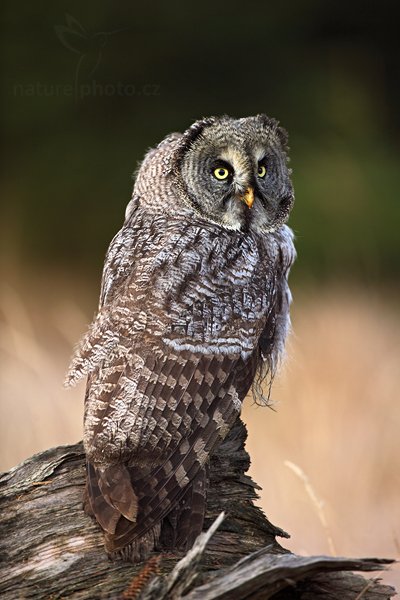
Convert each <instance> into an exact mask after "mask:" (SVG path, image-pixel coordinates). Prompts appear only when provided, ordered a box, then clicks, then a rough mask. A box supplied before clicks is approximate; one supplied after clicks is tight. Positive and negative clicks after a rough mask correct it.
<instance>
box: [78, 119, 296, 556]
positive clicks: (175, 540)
mask: <svg viewBox="0 0 400 600" xmlns="http://www.w3.org/2000/svg"><path fill="white" fill-rule="evenodd" d="M287 160H288V159H287V136H286V132H285V131H284V130H283V129H282V128H280V127H279V126H278V123H277V121H275V120H274V119H271V118H269V117H267V116H265V115H258V116H255V117H249V118H242V119H237V120H236V119H232V118H229V117H211V118H207V119H203V120H200V121H197V122H196V123H194V124H193V125H192V126H191V127H189V129H188V130H187V131H185V132H184V133H183V134H172V135H170V136H168V137H166V138H165V139H164V140H163V141H162V142H161V143H160V144H159V145H158V146H157V147H156V148H155V149H152V150H150V151H149V152H148V153H147V154H146V156H145V158H144V160H143V162H142V164H141V166H140V168H139V170H138V172H137V177H136V182H135V185H134V189H133V195H132V199H131V201H130V202H129V204H128V207H127V210H126V215H125V217H126V218H125V223H124V225H123V227H122V229H121V230H120V231H119V232H118V233H117V235H116V236H115V237H114V239H113V240H112V242H111V245H110V247H109V250H108V252H107V256H106V260H105V266H104V272H103V279H102V288H101V295H100V304H99V309H98V314H97V316H96V318H95V320H94V322H93V324H92V325H91V327H90V329H89V331H88V333H87V334H86V336H85V337H84V339H83V340H82V342H81V344H80V347H79V348H78V350H77V352H76V355H75V357H74V358H73V361H72V364H71V367H70V371H69V375H68V379H67V382H68V383H70V384H74V383H75V382H76V381H77V380H79V379H80V378H82V377H84V376H87V388H86V397H85V425H84V447H85V452H86V457H87V489H86V503H85V506H86V510H87V512H89V513H90V514H91V515H92V516H94V517H95V518H96V519H97V522H98V523H99V525H100V526H101V528H102V529H103V531H104V533H105V546H106V550H107V551H108V552H109V553H111V554H112V553H120V554H121V553H122V555H123V556H125V557H126V558H129V559H131V560H133V561H137V560H142V559H143V558H145V557H146V556H147V555H148V553H149V552H150V551H152V550H153V549H154V548H156V549H161V548H168V549H171V550H174V549H187V548H188V547H190V546H191V545H192V543H193V541H194V540H195V538H196V536H197V535H198V534H199V533H200V531H201V529H202V525H203V518H204V512H205V502H206V491H207V467H208V462H209V457H210V454H212V453H213V452H214V450H215V448H216V447H217V445H218V444H219V443H220V442H221V440H223V439H224V437H225V436H226V435H227V433H228V431H229V429H230V428H231V427H232V425H233V423H234V422H235V420H236V418H237V417H238V415H239V414H240V410H241V403H242V401H243V399H244V397H245V396H246V394H247V393H248V392H249V390H250V388H251V387H252V385H253V391H255V393H256V394H257V395H259V394H261V393H262V391H261V383H262V380H263V379H265V378H266V377H267V375H268V376H269V377H272V376H273V374H274V372H275V369H276V365H277V361H278V358H279V355H280V354H281V352H282V350H283V347H284V342H285V337H286V334H287V331H288V328H289V322H290V321H289V304H290V291H289V288H288V284H287V276H288V272H289V269H290V266H291V264H292V262H293V260H294V258H295V251H294V247H293V234H292V232H291V230H290V229H289V228H288V227H287V226H286V225H284V223H285V221H286V219H287V217H288V215H289V212H290V210H291V207H292V205H293V200H294V194H293V188H292V184H291V180H290V171H289V169H288V167H287Z"/></svg>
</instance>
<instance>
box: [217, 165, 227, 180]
mask: <svg viewBox="0 0 400 600" xmlns="http://www.w3.org/2000/svg"><path fill="white" fill-rule="evenodd" d="M228 176H229V171H228V169H225V167H218V168H217V169H214V177H216V178H217V179H219V180H220V181H221V180H222V179H226V178H227V177H228Z"/></svg>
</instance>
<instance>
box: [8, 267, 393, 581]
mask: <svg viewBox="0 0 400 600" xmlns="http://www.w3.org/2000/svg"><path fill="white" fill-rule="evenodd" d="M32 289H34V292H32V290H31V289H30V286H29V285H28V284H27V283H25V285H23V286H21V285H19V284H18V283H15V282H14V283H13V284H12V285H11V284H5V285H3V287H2V290H1V297H0V301H1V321H0V327H1V329H0V333H1V336H0V356H1V365H0V368H1V371H0V393H1V403H0V469H2V470H5V469H8V468H9V467H11V466H13V465H14V464H16V463H18V462H19V461H21V460H23V459H24V458H26V457H27V456H29V455H31V454H32V453H34V452H38V451H40V450H43V449H45V448H47V447H50V446H55V445H60V444H64V443H70V442H75V441H77V440H78V439H80V438H81V430H82V426H81V420H82V399H83V393H84V388H83V386H82V385H81V386H79V387H78V388H76V389H73V390H71V391H66V390H64V389H63V388H62V381H63V377H64V372H65V369H66V366H67V364H68V360H69V355H70V353H71V348H72V346H73V345H74V344H75V343H76V341H77V340H78V338H79V337H80V335H81V334H82V332H83V331H84V330H85V327H86V325H87V323H88V322H89V321H90V319H91V314H92V313H93V311H94V309H95V303H96V300H95V294H94V293H93V291H91V290H89V289H88V287H87V286H86V285H84V284H82V283H79V282H76V281H74V282H65V281H64V280H60V281H59V280H58V279H57V277H52V278H51V285H49V279H47V282H46V283H43V282H40V284H39V285H38V282H36V285H35V287H34V288H32ZM37 290H41V291H40V292H38V291H37ZM385 296H387V294H385ZM383 297H384V294H383V293H382V294H381V295H378V294H377V293H376V292H375V293H372V292H371V290H367V289H353V290H351V292H349V291H344V288H342V289H340V288H330V289H325V290H324V291H323V292H321V291H318V290H317V291H313V292H311V291H309V292H306V291H304V290H303V291H302V292H300V291H299V292H298V293H297V294H296V298H295V303H294V309H293V323H294V334H293V335H292V338H291V341H290V344H289V352H288V360H287V361H286V364H285V366H284V368H283V370H282V373H281V374H280V376H279V377H278V378H277V380H276V381H275V383H274V386H273V391H272V399H273V401H274V409H275V410H274V411H272V410H269V409H267V408H259V407H257V406H254V405H253V404H252V402H251V401H250V400H248V401H247V402H246V404H245V408H244V418H245V420H246V422H247V424H248V428H249V439H248V445H247V447H248V450H249V452H250V454H251V457H252V467H251V474H252V475H253V477H254V478H255V480H256V481H257V482H258V483H259V484H260V485H261V486H262V488H263V490H262V492H261V499H260V503H261V505H262V507H263V508H264V510H265V512H266V513H267V515H268V517H269V518H270V519H271V521H272V522H274V523H275V524H277V525H279V526H280V527H282V528H284V529H285V530H287V531H288V532H290V533H291V535H292V538H291V540H288V541H285V545H286V546H287V547H289V548H290V549H292V550H294V551H296V552H299V553H303V554H315V553H331V552H334V553H336V554H339V555H345V554H346V555H353V556H361V555H362V556H376V555H380V556H391V557H393V556H397V557H399V555H400V442H399V440H400V403H399V392H398V380H399V365H400V315H399V312H398V311H397V310H396V296H392V298H391V299H389V300H387V299H385V301H384V300H383ZM397 300H398V297H397ZM288 463H293V464H294V465H295V466H294V467H293V464H292V466H290V464H288ZM313 494H314V497H313ZM383 578H384V580H385V581H387V582H391V583H394V584H396V585H397V586H398V587H399V588H400V571H399V570H393V571H392V572H390V573H387V574H384V576H383Z"/></svg>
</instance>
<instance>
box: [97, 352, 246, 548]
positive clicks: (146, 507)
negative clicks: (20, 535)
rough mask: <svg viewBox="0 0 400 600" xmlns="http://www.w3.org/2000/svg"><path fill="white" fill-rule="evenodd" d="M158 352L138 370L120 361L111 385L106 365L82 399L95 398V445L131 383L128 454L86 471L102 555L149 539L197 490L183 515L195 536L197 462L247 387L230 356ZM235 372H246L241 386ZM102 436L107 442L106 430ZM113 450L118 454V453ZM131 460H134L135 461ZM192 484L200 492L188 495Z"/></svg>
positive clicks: (239, 364)
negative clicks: (131, 446)
mask: <svg viewBox="0 0 400 600" xmlns="http://www.w3.org/2000/svg"><path fill="white" fill-rule="evenodd" d="M163 350H164V352H163V354H162V356H160V357H154V354H150V353H147V355H146V356H145V357H144V361H143V363H142V367H141V369H137V368H134V370H133V372H132V366H131V364H132V363H131V364H129V361H128V362H126V363H125V365H124V367H123V371H121V374H119V375H118V381H117V383H116V384H114V385H112V383H111V379H112V377H113V376H111V377H109V378H107V372H108V368H107V366H106V367H105V368H104V367H102V368H101V369H99V370H98V371H97V372H94V373H93V374H92V375H91V384H90V387H89V390H88V395H89V397H90V394H93V395H96V394H98V395H97V397H96V398H93V397H92V398H89V401H91V402H93V400H95V402H96V404H97V405H98V406H100V413H101V414H97V415H96V418H97V420H98V423H99V427H100V432H99V439H98V444H99V445H101V436H102V435H103V433H104V428H105V427H107V423H108V425H109V426H110V427H114V426H116V422H117V417H116V410H115V407H116V406H117V405H118V404H119V402H120V399H121V398H124V402H125V403H126V402H127V401H129V398H127V394H128V395H129V391H128V389H127V382H128V381H133V380H135V391H134V392H133V394H132V398H131V401H132V402H134V403H137V404H139V405H140V407H141V408H140V410H139V411H138V412H137V413H136V419H135V420H134V421H132V422H131V423H130V426H129V427H130V432H127V434H126V435H127V437H131V438H132V437H134V436H135V434H136V433H138V432H139V434H140V441H138V448H137V449H136V450H135V452H134V453H133V454H132V457H129V456H127V455H126V452H125V456H124V457H123V458H122V464H121V463H118V465H112V466H108V467H106V468H105V469H102V468H96V467H94V466H90V467H89V497H90V503H91V508H92V512H93V513H94V515H95V516H96V518H97V520H98V522H99V523H100V524H101V526H102V527H103V529H104V530H105V531H106V532H107V535H106V543H107V548H108V550H109V551H116V550H119V549H121V548H123V547H125V546H126V545H127V544H130V543H132V542H135V540H140V538H143V537H144V536H146V535H147V534H149V532H151V531H152V530H153V529H154V527H156V526H157V525H158V524H160V523H161V520H162V519H163V518H164V517H165V516H166V515H167V514H168V513H170V512H171V510H173V509H174V508H175V507H176V505H177V504H178V503H179V502H180V501H181V500H182V498H183V496H184V495H185V493H186V492H187V491H188V488H189V489H190V491H191V493H192V496H193V494H194V497H196V493H197V498H198V504H201V505H202V507H203V508H202V509H198V510H196V506H195V504H194V497H192V499H191V501H192V504H193V506H192V507H191V511H190V512H191V514H192V513H193V512H194V513H196V512H197V513H198V514H199V515H200V519H199V520H198V521H199V525H200V526H199V527H197V528H196V527H195V528H194V531H195V533H194V534H193V536H192V537H196V535H197V534H198V533H200V531H201V524H202V517H203V516H204V506H203V505H204V501H205V480H204V467H205V464H206V462H207V460H208V457H209V455H210V453H211V452H212V451H213V450H214V448H215V447H216V445H217V444H218V443H219V442H220V441H221V440H222V439H223V438H224V437H225V435H226V434H227V432H228V431H229V429H230V428H231V427H232V425H233V423H234V421H235V420H236V418H237V416H238V415H239V413H240V407H241V400H243V398H244V395H245V394H246V392H247V390H248V388H249V387H250V385H251V379H252V375H253V374H252V373H249V369H248V365H244V363H243V361H242V359H240V358H238V357H230V356H227V355H223V354H219V355H204V354H202V353H194V352H189V351H183V352H179V353H177V352H175V351H174V350H173V349H171V348H164V349H163ZM141 358H142V359H143V353H142V356H141ZM245 366H246V368H245ZM241 370H242V371H245V373H246V374H247V381H245V378H244V377H243V374H242V373H241V372H240V371H241ZM110 374H111V372H110ZM99 379H100V380H101V384H100V385H99V381H98V380H99ZM236 380H237V381H238V387H236ZM110 384H111V385H110ZM98 390H101V393H100V394H99V393H98ZM124 418H126V419H127V418H129V416H127V417H122V419H124ZM123 427H124V425H123V423H122V421H121V420H120V423H119V426H118V427H116V431H115V437H114V439H113V440H111V441H110V443H111V444H112V445H113V446H114V448H113V451H114V450H115V448H116V447H118V443H119V439H118V436H119V434H120V432H121V428H123ZM107 437H108V439H109V440H110V434H109V432H108V433H107ZM94 443H95V442H94ZM121 443H122V444H124V441H122V442H121ZM121 453H124V449H123V448H121ZM147 454H150V455H152V454H153V455H156V456H157V460H156V461H155V463H154V464H153V465H152V466H151V468H148V467H147V466H144V467H143V459H144V458H145V457H146V455H147ZM135 456H136V457H137V458H138V459H139V460H137V463H136V459H135ZM196 486H197V488H200V490H199V489H197V492H196V493H194V492H195V491H196V490H195V488H196ZM191 521H193V518H192V519H191ZM193 526H194V525H193V522H192V523H188V528H189V530H190V529H193ZM189 533H190V531H189V532H188V535H186V534H183V532H182V528H181V527H180V530H179V537H180V539H181V540H184V539H185V538H186V537H187V538H189ZM193 541H194V539H191V542H193ZM178 542H179V540H178Z"/></svg>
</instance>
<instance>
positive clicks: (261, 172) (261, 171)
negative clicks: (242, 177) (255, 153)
mask: <svg viewBox="0 0 400 600" xmlns="http://www.w3.org/2000/svg"><path fill="white" fill-rule="evenodd" d="M266 172H267V169H266V168H265V167H264V165H258V171H257V175H258V176H259V177H265V174H266Z"/></svg>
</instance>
